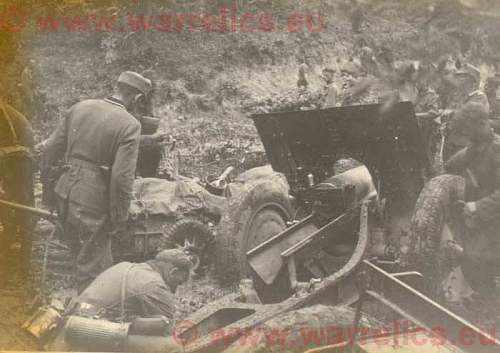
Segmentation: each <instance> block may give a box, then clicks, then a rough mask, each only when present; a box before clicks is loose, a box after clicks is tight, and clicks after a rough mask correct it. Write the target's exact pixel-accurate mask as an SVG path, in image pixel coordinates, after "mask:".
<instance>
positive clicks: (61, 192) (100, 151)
mask: <svg viewBox="0 0 500 353" xmlns="http://www.w3.org/2000/svg"><path fill="white" fill-rule="evenodd" d="M150 90H151V81H149V80H148V79H146V78H144V77H143V76H141V75H139V74H138V73H136V72H131V71H126V72H123V73H122V74H121V75H120V77H119V78H118V82H117V86H116V93H115V94H114V95H113V96H112V97H109V98H106V99H92V100H85V101H82V102H80V103H78V104H76V105H74V106H73V107H71V109H70V110H69V113H68V115H67V116H66V118H65V119H64V120H62V121H61V123H60V124H59V126H58V127H57V129H56V131H55V132H54V134H53V135H52V136H51V137H50V138H49V141H48V142H47V144H46V148H45V152H44V155H43V158H42V169H43V170H50V169H51V168H53V167H54V166H57V165H58V163H59V162H60V161H61V160H63V161H64V168H63V170H62V175H61V176H60V177H59V179H58V181H57V183H56V186H55V193H56V197H57V204H58V211H59V212H58V214H59V216H60V222H61V225H62V229H63V231H64V237H63V240H64V241H65V242H66V243H67V244H68V246H69V247H70V250H71V251H72V253H73V256H74V258H75V265H76V280H77V282H78V287H79V289H80V290H81V289H83V288H84V287H86V286H87V285H88V283H89V282H90V281H91V280H93V279H94V278H95V277H96V276H97V275H98V274H99V273H101V272H102V271H104V270H105V269H107V268H108V267H110V266H111V265H112V263H113V258H112V254H111V239H112V236H115V237H118V236H119V235H121V234H123V232H124V231H125V230H126V222H127V220H128V209H129V207H130V200H131V198H132V186H133V182H134V177H135V171H136V164H137V155H138V153H139V141H140V129H141V128H140V124H139V122H137V120H136V119H135V118H134V116H133V115H131V114H130V113H129V111H134V110H135V105H136V104H137V101H139V100H140V98H141V96H144V95H147V94H148V93H149V91H150Z"/></svg>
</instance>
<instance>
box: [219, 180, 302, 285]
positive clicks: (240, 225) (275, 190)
mask: <svg viewBox="0 0 500 353" xmlns="http://www.w3.org/2000/svg"><path fill="white" fill-rule="evenodd" d="M293 215H294V207H293V205H292V202H291V200H290V198H289V196H288V186H287V185H286V183H285V182H283V181H281V180H280V179H278V178H269V179H259V180H254V181H251V182H249V183H247V184H245V185H244V188H243V190H241V191H240V192H239V194H238V195H235V196H234V197H233V198H232V199H231V200H230V203H229V209H228V212H227V213H226V214H224V215H223V216H222V219H221V221H220V223H219V227H218V232H217V234H216V237H215V243H214V257H215V259H214V260H215V261H214V270H215V277H216V278H217V280H218V281H219V283H221V284H222V285H224V286H229V285H232V284H234V283H235V282H238V281H239V280H240V279H242V278H249V277H251V269H250V267H249V266H248V263H247V259H246V252H247V251H248V250H250V249H251V248H253V247H255V246H256V245H258V244H259V243H262V242H263V241H265V240H267V239H269V238H270V237H272V236H273V235H275V234H277V233H278V232H279V231H282V230H284V229H285V228H286V222H288V221H290V220H292V218H293ZM277 217H279V219H278V218H277ZM256 221H258V222H261V224H266V223H267V226H268V227H269V228H267V229H268V231H269V230H270V231H273V230H277V231H276V232H274V234H270V233H268V234H264V235H263V237H261V238H260V239H258V241H255V240H254V241H253V242H252V239H250V236H251V235H252V234H251V233H250V232H252V231H254V230H255V229H256V228H255V227H256V226H257V228H261V227H258V223H256ZM269 222H271V223H269ZM250 242H252V244H250Z"/></svg>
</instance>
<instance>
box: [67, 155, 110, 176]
mask: <svg viewBox="0 0 500 353" xmlns="http://www.w3.org/2000/svg"><path fill="white" fill-rule="evenodd" d="M66 163H67V164H68V165H70V166H73V165H74V166H80V167H83V168H85V169H89V170H93V171H96V172H106V173H107V172H109V167H107V166H105V165H97V164H96V163H94V162H90V161H86V160H84V159H80V158H74V157H70V158H68V159H67V160H66Z"/></svg>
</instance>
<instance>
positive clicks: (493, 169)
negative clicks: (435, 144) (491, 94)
mask: <svg viewBox="0 0 500 353" xmlns="http://www.w3.org/2000/svg"><path fill="white" fill-rule="evenodd" d="M488 118H489V117H488V113H487V111H486V110H485V109H484V106H482V105H481V104H477V103H467V104H466V105H464V106H463V107H462V108H461V109H459V110H458V111H457V113H456V117H455V119H454V121H453V123H452V130H453V132H454V133H455V134H459V135H461V136H463V138H464V140H466V141H468V143H469V144H468V146H467V147H465V148H464V149H462V150H461V151H459V152H457V153H456V154H455V155H454V156H452V157H451V158H450V159H449V160H448V162H447V163H446V165H445V170H446V172H448V173H452V174H463V175H465V176H466V179H467V183H466V185H467V186H466V200H467V201H468V202H467V203H466V204H465V205H464V207H463V214H464V220H465V223H466V225H467V228H468V235H467V237H466V239H465V241H464V248H465V249H464V250H465V256H464V260H463V262H462V271H463V274H464V276H465V278H466V280H467V282H468V283H469V284H470V285H471V287H472V289H473V290H474V291H476V292H478V293H480V294H482V295H483V297H490V298H492V296H494V295H495V275H496V272H497V271H496V270H497V269H498V265H499V264H500V237H499V233H498V229H499V227H500V217H499V216H500V136H498V135H496V134H494V133H493V131H492V129H491V126H490V124H489V120H488Z"/></svg>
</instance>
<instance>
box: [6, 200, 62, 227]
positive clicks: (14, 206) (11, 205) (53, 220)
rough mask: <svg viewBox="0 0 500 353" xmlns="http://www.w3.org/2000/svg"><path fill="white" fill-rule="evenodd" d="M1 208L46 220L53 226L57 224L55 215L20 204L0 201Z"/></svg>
mask: <svg viewBox="0 0 500 353" xmlns="http://www.w3.org/2000/svg"><path fill="white" fill-rule="evenodd" d="M2 206H4V207H8V208H11V209H14V210H18V211H22V212H28V213H31V214H33V215H35V216H38V217H40V218H43V219H46V220H47V221H49V222H51V223H54V224H55V223H56V222H57V215H55V214H53V213H51V212H49V211H46V210H42V209H40V208H35V207H31V206H26V205H22V204H20V203H16V202H11V201H5V200H1V199H0V207H2Z"/></svg>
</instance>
